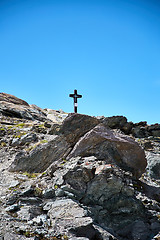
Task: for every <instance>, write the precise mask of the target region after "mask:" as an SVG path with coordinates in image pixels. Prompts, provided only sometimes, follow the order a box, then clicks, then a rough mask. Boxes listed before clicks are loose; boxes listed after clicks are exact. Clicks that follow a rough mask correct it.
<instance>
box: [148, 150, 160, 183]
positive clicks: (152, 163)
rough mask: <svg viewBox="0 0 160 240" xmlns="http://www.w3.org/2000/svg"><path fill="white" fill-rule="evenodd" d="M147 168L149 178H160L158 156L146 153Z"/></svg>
mask: <svg viewBox="0 0 160 240" xmlns="http://www.w3.org/2000/svg"><path fill="white" fill-rule="evenodd" d="M146 158H147V168H146V171H147V173H148V175H149V176H150V177H151V178H154V179H159V178H160V154H158V153H152V152H147V154H146Z"/></svg>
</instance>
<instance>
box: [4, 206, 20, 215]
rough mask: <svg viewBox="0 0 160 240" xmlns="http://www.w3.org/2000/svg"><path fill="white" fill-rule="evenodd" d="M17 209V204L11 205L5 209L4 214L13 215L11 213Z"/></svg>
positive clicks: (18, 207)
mask: <svg viewBox="0 0 160 240" xmlns="http://www.w3.org/2000/svg"><path fill="white" fill-rule="evenodd" d="M19 209H20V206H19V205H17V204H14V205H12V206H10V207H7V208H6V212H10V213H13V212H17V211H18V210H19Z"/></svg>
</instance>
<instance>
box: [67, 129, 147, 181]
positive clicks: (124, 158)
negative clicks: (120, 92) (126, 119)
mask: <svg viewBox="0 0 160 240" xmlns="http://www.w3.org/2000/svg"><path fill="white" fill-rule="evenodd" d="M92 155H93V156H95V157H97V158H98V159H101V160H105V162H106V163H111V164H117V165H119V166H120V167H121V168H123V169H125V170H126V171H131V172H133V173H134V175H135V176H137V177H139V176H141V174H142V173H143V172H144V171H145V168H146V165H147V162H146V158H145V154H144V151H143V150H142V148H141V147H140V146H139V145H138V144H137V143H136V142H135V141H134V140H133V139H132V138H130V137H128V136H126V135H123V134H120V133H118V132H116V131H112V130H110V129H108V128H107V127H106V126H105V125H104V124H100V125H98V126H96V127H95V128H93V129H92V130H90V131H89V132H88V133H86V134H85V135H84V136H83V137H82V138H81V139H80V140H79V141H78V142H77V144H76V145H75V147H74V148H73V150H72V152H71V153H70V154H69V156H68V159H69V158H71V157H75V156H82V157H84V156H92Z"/></svg>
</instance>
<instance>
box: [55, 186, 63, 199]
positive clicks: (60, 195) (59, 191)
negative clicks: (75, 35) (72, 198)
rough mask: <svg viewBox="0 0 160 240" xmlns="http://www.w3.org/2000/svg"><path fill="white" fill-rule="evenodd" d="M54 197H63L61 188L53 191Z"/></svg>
mask: <svg viewBox="0 0 160 240" xmlns="http://www.w3.org/2000/svg"><path fill="white" fill-rule="evenodd" d="M55 195H56V197H64V195H65V193H64V191H63V190H62V189H61V188H58V189H56V191H55Z"/></svg>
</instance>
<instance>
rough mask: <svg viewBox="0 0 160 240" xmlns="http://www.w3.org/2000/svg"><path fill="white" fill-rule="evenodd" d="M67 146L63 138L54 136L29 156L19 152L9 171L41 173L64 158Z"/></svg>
mask: <svg viewBox="0 0 160 240" xmlns="http://www.w3.org/2000/svg"><path fill="white" fill-rule="evenodd" d="M68 150H69V145H68V143H67V142H66V141H65V140H64V139H63V137H59V136H55V138H54V140H52V141H50V142H49V143H46V144H43V145H39V146H37V147H36V148H35V149H34V150H32V151H31V152H30V153H29V154H26V153H25V152H20V154H17V155H16V157H15V160H14V161H13V163H12V164H11V167H10V171H23V172H25V171H27V172H37V173H38V172H43V171H45V170H46V169H47V167H49V166H50V165H51V164H52V163H53V162H54V161H56V160H58V159H60V158H63V157H65V155H66V154H67V153H68Z"/></svg>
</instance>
